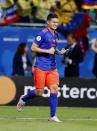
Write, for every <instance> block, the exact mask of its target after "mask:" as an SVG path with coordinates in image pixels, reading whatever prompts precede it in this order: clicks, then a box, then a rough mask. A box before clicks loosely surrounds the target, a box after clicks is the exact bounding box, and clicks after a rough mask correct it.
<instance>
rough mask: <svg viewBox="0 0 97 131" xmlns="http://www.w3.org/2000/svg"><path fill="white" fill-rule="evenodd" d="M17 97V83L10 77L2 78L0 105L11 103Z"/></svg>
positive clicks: (0, 82) (0, 79)
mask: <svg viewBox="0 0 97 131" xmlns="http://www.w3.org/2000/svg"><path fill="white" fill-rule="evenodd" d="M15 95H16V85H15V83H14V82H13V81H12V80H11V79H10V78H9V77H5V76H0V105H4V104H8V103H10V102H11V101H12V100H13V99H14V97H15Z"/></svg>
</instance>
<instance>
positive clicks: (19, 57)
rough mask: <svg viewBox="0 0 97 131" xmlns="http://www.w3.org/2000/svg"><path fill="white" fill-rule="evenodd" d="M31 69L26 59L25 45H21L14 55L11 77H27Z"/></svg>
mask: <svg viewBox="0 0 97 131" xmlns="http://www.w3.org/2000/svg"><path fill="white" fill-rule="evenodd" d="M30 69H31V63H30V61H29V59H28V46H27V44H26V43H21V44H20V45H19V46H18V48H17V50H16V53H15V56H14V59H13V73H12V74H13V75H27V73H28V70H30Z"/></svg>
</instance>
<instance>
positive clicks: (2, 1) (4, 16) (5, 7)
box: [0, 0, 19, 25]
mask: <svg viewBox="0 0 97 131" xmlns="http://www.w3.org/2000/svg"><path fill="white" fill-rule="evenodd" d="M18 19H19V14H18V10H17V8H16V5H15V3H14V1H13V0H0V25H4V24H8V23H11V22H15V21H17V20H18Z"/></svg>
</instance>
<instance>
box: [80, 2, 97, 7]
mask: <svg viewBox="0 0 97 131" xmlns="http://www.w3.org/2000/svg"><path fill="white" fill-rule="evenodd" d="M82 7H83V8H84V9H97V0H83V6H82Z"/></svg>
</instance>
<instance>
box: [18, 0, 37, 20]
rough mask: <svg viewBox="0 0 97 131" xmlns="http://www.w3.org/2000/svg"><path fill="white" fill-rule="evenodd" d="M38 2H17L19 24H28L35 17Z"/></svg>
mask: <svg viewBox="0 0 97 131" xmlns="http://www.w3.org/2000/svg"><path fill="white" fill-rule="evenodd" d="M37 5H38V0H17V7H18V10H19V15H20V22H30V21H31V20H32V18H33V17H35V13H36V8H37Z"/></svg>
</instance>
